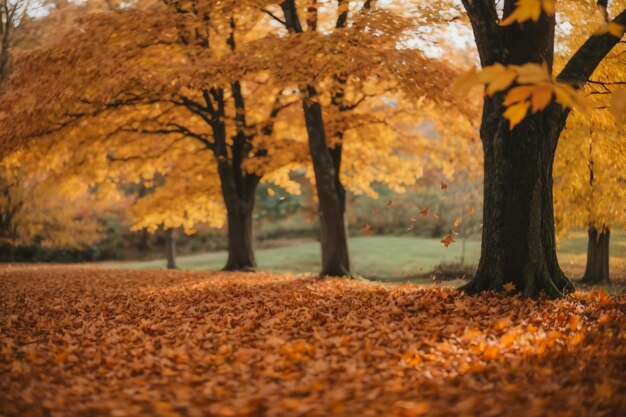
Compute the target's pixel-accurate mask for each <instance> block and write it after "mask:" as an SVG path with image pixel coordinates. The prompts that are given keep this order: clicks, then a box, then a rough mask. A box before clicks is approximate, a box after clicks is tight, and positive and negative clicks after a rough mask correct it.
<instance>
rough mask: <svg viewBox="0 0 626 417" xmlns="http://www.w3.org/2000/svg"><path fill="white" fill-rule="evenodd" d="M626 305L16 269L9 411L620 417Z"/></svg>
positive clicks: (1, 322)
mask: <svg viewBox="0 0 626 417" xmlns="http://www.w3.org/2000/svg"><path fill="white" fill-rule="evenodd" d="M625 315H626V297H625V296H617V297H610V296H608V295H606V294H604V293H602V292H595V293H594V292H578V293H574V295H573V296H572V297H570V298H568V299H565V300H560V301H556V302H554V301H545V300H544V301H528V300H522V299H519V298H508V297H498V296H494V295H491V296H487V295H485V296H474V297H470V296H466V295H463V294H460V293H458V292H455V291H454V290H452V289H448V288H437V287H435V288H428V289H424V288H420V287H418V286H411V285H403V286H392V285H380V284H368V283H363V282H356V281H349V280H343V279H330V280H319V279H314V278H312V277H302V276H300V277H298V276H289V275H270V274H262V273H258V274H228V273H209V272H207V273H199V272H184V271H173V272H168V271H151V272H138V271H111V270H101V269H95V268H93V269H81V268H74V267H49V266H47V267H43V266H42V267H37V266H31V267H21V266H5V267H1V268H0V327H1V329H0V415H2V416H48V415H50V416H63V415H72V416H119V417H121V416H144V415H145V416H329V415H350V416H393V415H397V416H420V415H427V416H449V415H462V416H470V415H475V416H500V415H516V416H540V415H550V416H609V415H615V416H616V415H619V414H620V413H621V412H623V411H624V409H625V408H624V407H625V405H626V401H625V394H626V386H625V381H624V376H625V371H626V343H624V342H625V339H626V337H625V335H626V334H625V332H624V329H625V328H626V322H625V321H624V318H625ZM622 415H623V414H622Z"/></svg>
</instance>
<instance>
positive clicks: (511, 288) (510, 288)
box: [502, 282, 515, 292]
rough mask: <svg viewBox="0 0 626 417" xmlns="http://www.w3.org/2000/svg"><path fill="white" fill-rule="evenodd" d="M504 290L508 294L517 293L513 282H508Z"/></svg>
mask: <svg viewBox="0 0 626 417" xmlns="http://www.w3.org/2000/svg"><path fill="white" fill-rule="evenodd" d="M502 288H504V291H506V292H513V291H515V284H513V283H512V282H507V283H506V284H504V285H503V286H502Z"/></svg>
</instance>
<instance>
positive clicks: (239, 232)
mask: <svg viewBox="0 0 626 417" xmlns="http://www.w3.org/2000/svg"><path fill="white" fill-rule="evenodd" d="M253 208H254V200H253V201H252V202H251V203H248V204H246V203H243V202H240V204H237V207H232V208H229V209H228V215H227V217H228V261H227V262H226V266H225V267H224V270H225V271H253V270H254V269H255V268H256V260H255V258H254V238H253V234H252V211H253Z"/></svg>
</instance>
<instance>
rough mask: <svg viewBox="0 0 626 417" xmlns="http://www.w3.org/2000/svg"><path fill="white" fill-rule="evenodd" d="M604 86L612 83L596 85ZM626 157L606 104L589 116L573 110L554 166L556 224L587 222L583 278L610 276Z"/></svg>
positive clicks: (622, 213) (625, 216)
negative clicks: (611, 244) (611, 242)
mask: <svg viewBox="0 0 626 417" xmlns="http://www.w3.org/2000/svg"><path fill="white" fill-rule="evenodd" d="M596 78H598V77H596ZM592 88H593V87H592ZM605 88H607V89H608V88H610V86H607V87H598V88H597V90H604V89H605ZM597 92H598V93H599V92H600V91H597ZM594 96H595V97H601V96H602V98H601V99H596V100H594V102H595V103H596V106H595V107H606V106H604V105H602V102H606V101H607V100H606V97H605V96H604V95H601V94H595V95H594ZM625 163H626V146H625V143H624V135H623V133H622V132H621V129H620V128H619V127H617V126H616V125H615V123H614V122H613V120H612V117H611V116H610V115H609V112H608V110H607V109H602V108H599V109H596V110H594V111H593V114H592V115H591V116H590V117H583V115H580V114H575V115H573V117H572V118H571V119H570V120H569V121H568V124H567V127H566V129H565V130H564V132H563V138H562V141H561V144H560V145H559V149H558V150H557V155H556V161H555V166H554V176H555V190H554V193H555V214H556V225H557V231H558V232H559V233H560V234H565V233H567V232H568V230H569V229H571V228H579V227H581V228H588V236H589V242H588V246H587V265H586V268H585V273H584V276H583V282H586V283H603V282H609V281H610V274H609V239H610V232H611V228H612V227H613V226H616V225H624V224H626V210H625V209H624V207H625V205H626V186H625V180H626V178H625V176H624V170H623V167H624V164H625Z"/></svg>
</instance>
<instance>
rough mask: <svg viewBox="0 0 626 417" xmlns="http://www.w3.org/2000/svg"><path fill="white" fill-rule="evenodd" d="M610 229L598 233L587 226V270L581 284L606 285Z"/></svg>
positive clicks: (607, 279) (607, 280)
mask: <svg viewBox="0 0 626 417" xmlns="http://www.w3.org/2000/svg"><path fill="white" fill-rule="evenodd" d="M610 237H611V230H610V229H608V228H607V229H602V230H600V231H598V229H596V228H595V227H594V226H589V243H588V244H587V268H586V269H585V275H583V279H582V282H584V283H585V284H606V283H609V282H611V279H610V277H609V238H610Z"/></svg>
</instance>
